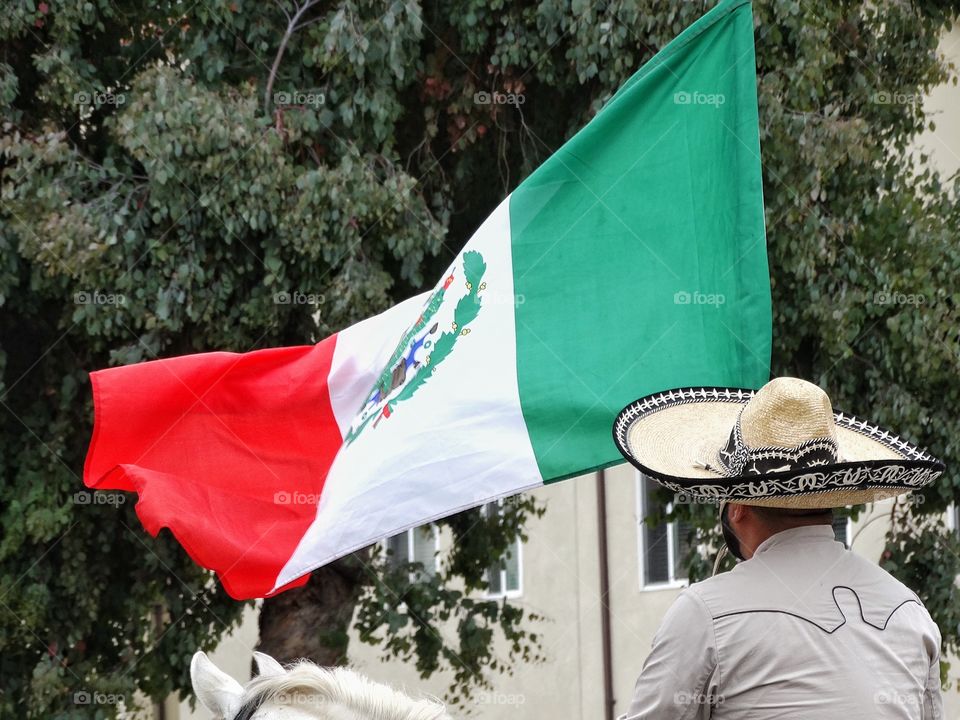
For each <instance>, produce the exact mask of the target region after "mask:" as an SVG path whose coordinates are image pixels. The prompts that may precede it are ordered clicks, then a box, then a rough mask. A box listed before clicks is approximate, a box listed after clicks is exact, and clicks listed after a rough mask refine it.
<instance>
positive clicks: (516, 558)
mask: <svg viewBox="0 0 960 720" xmlns="http://www.w3.org/2000/svg"><path fill="white" fill-rule="evenodd" d="M502 507H503V504H502V501H500V502H492V503H487V504H486V505H484V506H483V509H482V510H481V512H483V513H484V514H486V515H490V514H491V513H495V514H499V513H500V512H501V509H502ZM520 548H521V543H520V538H519V537H518V538H516V539H514V541H513V543H511V545H510V547H509V548H507V552H506V553H504V555H503V557H501V558H500V560H499V562H496V563H494V564H493V565H491V566H490V567H489V568H487V597H491V598H493V597H517V596H519V595H520V594H521V591H522V582H521V580H522V577H523V566H522V564H521V556H522V553H521V549H520Z"/></svg>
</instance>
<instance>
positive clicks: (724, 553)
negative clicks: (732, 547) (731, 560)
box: [710, 543, 729, 577]
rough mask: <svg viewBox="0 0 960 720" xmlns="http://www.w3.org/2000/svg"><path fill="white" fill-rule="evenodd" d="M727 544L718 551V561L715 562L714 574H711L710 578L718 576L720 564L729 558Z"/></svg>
mask: <svg viewBox="0 0 960 720" xmlns="http://www.w3.org/2000/svg"><path fill="white" fill-rule="evenodd" d="M728 552H729V551H728V550H727V544H726V543H724V544H723V545H722V546H721V547H720V549H719V550H718V551H717V559H716V560H714V561H713V572H712V573H710V577H713V576H714V575H716V574H717V571H718V570H720V563H722V562H723V559H724V558H725V557H726V556H727V553H728Z"/></svg>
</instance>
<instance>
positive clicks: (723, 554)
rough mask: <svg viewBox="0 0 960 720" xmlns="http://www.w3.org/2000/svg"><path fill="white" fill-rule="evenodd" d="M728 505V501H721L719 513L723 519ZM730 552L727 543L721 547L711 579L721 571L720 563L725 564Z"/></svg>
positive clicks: (714, 563)
mask: <svg viewBox="0 0 960 720" xmlns="http://www.w3.org/2000/svg"><path fill="white" fill-rule="evenodd" d="M726 504H727V501H726V500H721V501H720V513H719V514H720V517H721V518H722V517H723V508H724V506H725V505H726ZM721 522H722V520H721ZM729 552H730V550H729V548H727V544H726V543H724V544H723V545H721V546H720V549H719V550H717V557H716V559H715V560H714V561H713V572H712V573H710V577H713V576H714V575H716V574H717V572H718V571H719V570H720V563H722V562H723V559H724V558H725V557H726V556H727V553H729Z"/></svg>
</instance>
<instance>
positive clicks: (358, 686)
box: [190, 652, 452, 720]
mask: <svg viewBox="0 0 960 720" xmlns="http://www.w3.org/2000/svg"><path fill="white" fill-rule="evenodd" d="M253 656H254V659H255V660H256V663H257V671H258V673H259V674H258V675H257V677H255V678H254V679H253V680H251V681H250V682H249V683H247V686H246V687H243V686H241V685H240V683H238V682H237V681H236V680H234V679H233V678H232V677H230V676H229V675H227V674H226V673H225V672H223V670H221V669H220V668H218V667H217V666H216V665H214V664H213V662H211V660H210V658H208V657H207V656H206V654H205V653H203V652H198V653H196V654H195V655H194V656H193V660H192V661H191V663H190V680H191V681H192V683H193V691H194V692H195V693H196V695H197V698H198V699H199V700H200V702H201V703H202V704H203V706H204V707H206V708H207V709H208V710H209V711H210V712H212V713H213V714H214V716H216V718H217V720H280V719H281V718H282V719H283V720H452V719H451V717H450V716H449V715H448V714H447V711H446V708H445V707H444V706H443V704H441V703H439V702H436V701H434V700H414V699H413V698H411V697H409V696H408V695H405V694H404V693H402V692H399V691H398V690H394V689H393V688H391V687H389V686H387V685H383V684H381V683H378V682H374V681H372V680H370V679H369V678H366V677H364V676H363V675H360V674H359V673H356V672H354V671H353V670H348V669H346V668H340V667H337V668H322V667H319V666H318V665H314V664H313V663H310V662H306V661H301V662H299V663H296V664H295V665H292V666H290V667H288V668H284V667H283V666H282V665H281V664H280V663H278V662H277V661H276V660H274V659H273V658H272V657H270V656H269V655H264V654H263V653H259V652H255V653H254V654H253Z"/></svg>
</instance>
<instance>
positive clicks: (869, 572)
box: [687, 550, 923, 618]
mask: <svg viewBox="0 0 960 720" xmlns="http://www.w3.org/2000/svg"><path fill="white" fill-rule="evenodd" d="M831 560H832V562H831V563H830V564H828V565H823V564H820V563H818V562H815V561H813V559H805V558H802V557H800V558H772V557H771V558H763V559H762V561H755V560H748V561H745V562H742V563H740V564H739V565H737V567H735V568H734V569H733V570H730V571H728V572H725V573H721V574H719V575H715V576H713V577H710V578H707V579H705V580H701V581H700V582H696V583H693V584H691V585H690V586H689V587H688V588H687V592H689V593H691V594H692V595H694V596H695V597H696V598H697V600H698V601H699V602H700V603H702V604H703V606H704V607H705V608H707V611H708V612H709V613H710V615H711V616H712V617H714V618H717V617H719V616H723V615H730V614H735V613H739V612H749V611H751V610H761V609H768V610H776V609H779V608H780V607H781V606H783V607H790V606H794V605H795V601H796V598H797V597H801V596H802V597H805V598H806V599H807V600H808V604H811V605H813V606H819V607H820V609H821V611H822V612H825V613H827V614H828V615H833V614H834V613H835V611H836V603H835V592H836V591H837V590H839V589H843V588H848V589H849V590H852V591H853V592H854V593H856V594H857V596H858V598H860V601H861V604H863V605H868V606H875V607H877V608H878V609H879V608H880V607H887V606H889V607H896V606H898V605H899V604H901V603H904V602H910V601H913V602H915V603H916V604H918V605H920V606H921V607H923V604H922V602H921V601H920V598H919V597H918V596H917V594H916V593H915V592H913V591H912V590H911V589H910V588H908V587H907V586H906V585H904V584H903V583H902V582H900V581H899V580H897V579H896V578H895V577H893V576H892V575H891V574H890V573H888V572H887V571H886V570H884V569H883V568H882V567H880V566H879V565H877V564H876V563H874V562H871V561H870V560H868V559H867V558H864V557H863V556H861V555H858V554H857V553H855V552H852V551H849V550H843V551H842V553H840V554H837V556H836V557H834V558H831Z"/></svg>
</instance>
